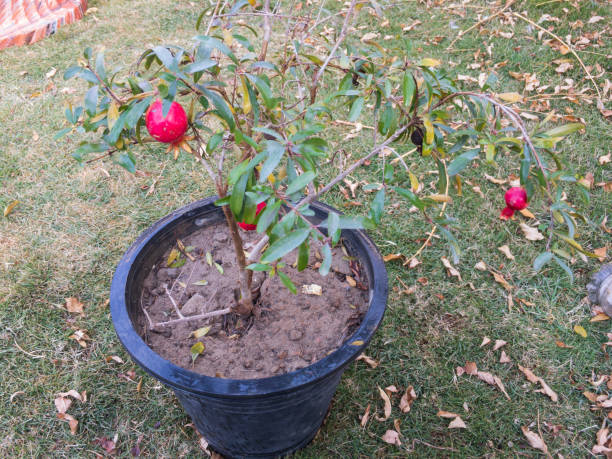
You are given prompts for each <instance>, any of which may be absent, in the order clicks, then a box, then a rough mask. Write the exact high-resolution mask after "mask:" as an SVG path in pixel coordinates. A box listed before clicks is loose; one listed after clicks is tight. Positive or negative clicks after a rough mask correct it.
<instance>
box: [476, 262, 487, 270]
mask: <svg viewBox="0 0 612 459" xmlns="http://www.w3.org/2000/svg"><path fill="white" fill-rule="evenodd" d="M474 268H476V269H477V270H478V271H486V270H487V265H486V263H485V262H484V261H479V262H478V263H476V264H475V265H474Z"/></svg>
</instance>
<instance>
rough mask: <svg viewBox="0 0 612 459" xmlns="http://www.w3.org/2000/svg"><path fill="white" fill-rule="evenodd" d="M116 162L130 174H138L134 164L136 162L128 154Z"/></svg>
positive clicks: (121, 156)
mask: <svg viewBox="0 0 612 459" xmlns="http://www.w3.org/2000/svg"><path fill="white" fill-rule="evenodd" d="M115 161H116V163H117V164H119V165H120V166H121V167H123V168H124V169H125V170H127V171H128V172H131V173H132V174H133V173H134V172H136V164H134V161H133V160H132V158H130V156H129V155H128V154H127V153H121V154H120V155H119V157H118V158H117V159H116V160H115Z"/></svg>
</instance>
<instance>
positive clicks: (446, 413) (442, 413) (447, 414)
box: [436, 410, 459, 419]
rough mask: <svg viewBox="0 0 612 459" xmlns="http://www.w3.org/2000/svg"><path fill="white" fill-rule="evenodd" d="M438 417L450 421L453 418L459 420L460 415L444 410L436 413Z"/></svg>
mask: <svg viewBox="0 0 612 459" xmlns="http://www.w3.org/2000/svg"><path fill="white" fill-rule="evenodd" d="M436 416H439V417H441V418H449V419H453V418H458V417H459V415H458V414H457V413H453V412H451V411H444V410H440V411H438V412H437V413H436Z"/></svg>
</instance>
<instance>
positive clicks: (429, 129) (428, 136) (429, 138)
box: [423, 116, 435, 145]
mask: <svg viewBox="0 0 612 459" xmlns="http://www.w3.org/2000/svg"><path fill="white" fill-rule="evenodd" d="M423 125H424V126H425V143H426V144H428V145H431V144H432V143H433V142H434V138H435V131H434V126H433V123H432V122H431V119H430V118H429V116H424V117H423Z"/></svg>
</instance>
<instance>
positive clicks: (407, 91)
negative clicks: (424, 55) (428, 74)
mask: <svg viewBox="0 0 612 459" xmlns="http://www.w3.org/2000/svg"><path fill="white" fill-rule="evenodd" d="M402 94H403V96H404V106H405V107H412V103H413V99H414V96H415V95H416V84H415V82H414V77H413V76H412V73H410V72H408V71H406V73H404V78H403V80H402Z"/></svg>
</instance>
